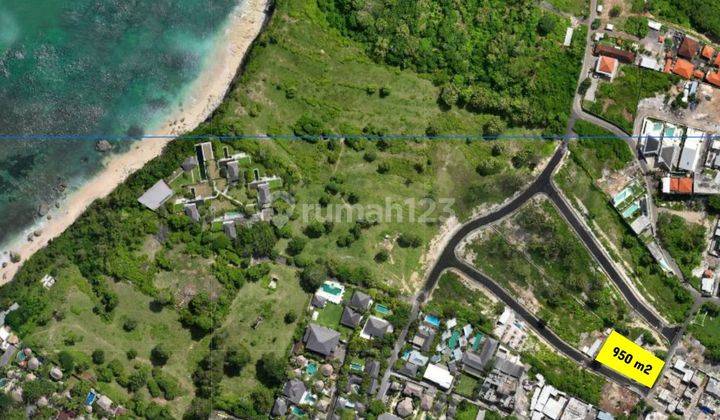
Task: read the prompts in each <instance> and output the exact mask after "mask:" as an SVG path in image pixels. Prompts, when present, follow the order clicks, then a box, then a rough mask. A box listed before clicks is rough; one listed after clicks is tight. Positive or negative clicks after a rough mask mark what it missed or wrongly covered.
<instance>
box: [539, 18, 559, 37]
mask: <svg viewBox="0 0 720 420" xmlns="http://www.w3.org/2000/svg"><path fill="white" fill-rule="evenodd" d="M553 30H555V19H554V18H553V17H552V16H551V15H550V14H549V13H546V14H544V15H542V16H541V17H540V19H539V20H538V24H537V32H538V34H540V36H546V35H547V34H549V33H550V32H552V31H553Z"/></svg>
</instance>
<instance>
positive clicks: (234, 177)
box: [226, 160, 240, 183]
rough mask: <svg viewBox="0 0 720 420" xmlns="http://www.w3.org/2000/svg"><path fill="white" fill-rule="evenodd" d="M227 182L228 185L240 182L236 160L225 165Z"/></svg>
mask: <svg viewBox="0 0 720 420" xmlns="http://www.w3.org/2000/svg"><path fill="white" fill-rule="evenodd" d="M226 176H227V180H228V182H230V183H236V182H238V181H239V180H240V166H239V165H238V162H237V161H236V160H231V161H230V162H228V163H227V172H226Z"/></svg>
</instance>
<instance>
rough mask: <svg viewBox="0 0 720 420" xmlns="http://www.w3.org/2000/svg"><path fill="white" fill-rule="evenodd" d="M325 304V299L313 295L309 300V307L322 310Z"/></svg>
mask: <svg viewBox="0 0 720 420" xmlns="http://www.w3.org/2000/svg"><path fill="white" fill-rule="evenodd" d="M326 303H327V299H325V298H324V297H322V296H318V295H317V294H314V295H313V297H312V299H310V305H312V306H314V307H315V308H318V309H319V308H324V307H325V304H326Z"/></svg>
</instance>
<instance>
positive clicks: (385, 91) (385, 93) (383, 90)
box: [380, 86, 390, 98]
mask: <svg viewBox="0 0 720 420" xmlns="http://www.w3.org/2000/svg"><path fill="white" fill-rule="evenodd" d="M388 96H390V88H389V87H387V86H383V87H381V88H380V97H381V98H386V97H388Z"/></svg>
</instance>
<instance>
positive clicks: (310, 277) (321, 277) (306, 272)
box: [300, 263, 327, 293]
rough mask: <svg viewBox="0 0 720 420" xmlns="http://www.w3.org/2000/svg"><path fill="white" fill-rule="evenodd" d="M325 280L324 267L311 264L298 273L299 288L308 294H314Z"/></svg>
mask: <svg viewBox="0 0 720 420" xmlns="http://www.w3.org/2000/svg"><path fill="white" fill-rule="evenodd" d="M325 279H327V270H326V269H325V266H323V265H321V264H317V263H313V264H311V265H309V266H307V267H305V268H304V269H303V271H302V272H301V273H300V286H301V287H302V288H303V290H305V291H306V292H308V293H313V292H315V291H316V290H317V289H318V288H319V287H320V286H322V284H323V283H324V282H325Z"/></svg>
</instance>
